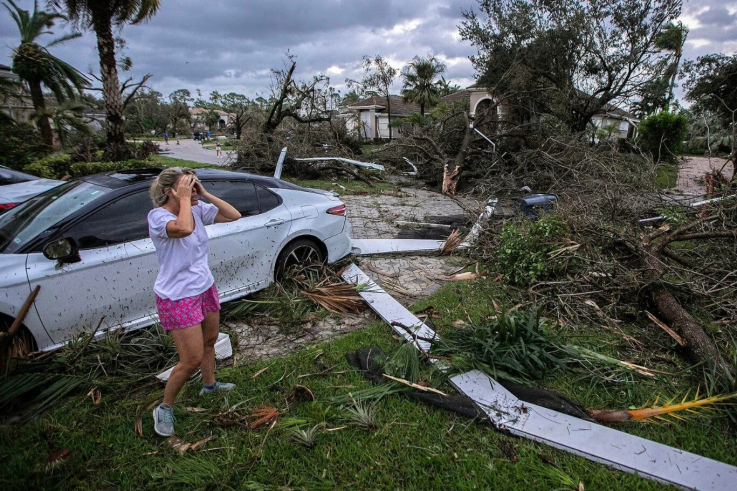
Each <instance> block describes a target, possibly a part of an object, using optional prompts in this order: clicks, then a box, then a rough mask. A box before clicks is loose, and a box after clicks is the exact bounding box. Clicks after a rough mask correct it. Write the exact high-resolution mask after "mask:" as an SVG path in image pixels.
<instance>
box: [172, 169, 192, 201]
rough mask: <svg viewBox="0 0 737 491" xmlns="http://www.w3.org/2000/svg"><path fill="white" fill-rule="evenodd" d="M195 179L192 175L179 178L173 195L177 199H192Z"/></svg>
mask: <svg viewBox="0 0 737 491" xmlns="http://www.w3.org/2000/svg"><path fill="white" fill-rule="evenodd" d="M194 182H195V177H194V176H193V175H190V174H185V175H183V176H182V177H180V178H179V180H178V181H177V184H176V186H174V187H173V188H172V189H171V194H172V196H173V197H174V198H175V199H178V200H182V199H186V200H190V199H191V198H192V187H193V186H194Z"/></svg>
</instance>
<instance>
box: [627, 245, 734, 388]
mask: <svg viewBox="0 0 737 491" xmlns="http://www.w3.org/2000/svg"><path fill="white" fill-rule="evenodd" d="M639 254H640V258H641V259H642V262H643V263H644V264H645V266H646V267H647V268H648V271H647V274H646V277H647V278H648V279H650V280H652V281H653V282H659V281H660V279H661V277H662V275H663V273H664V265H663V262H662V259H661V257H660V252H658V245H657V243H656V244H647V245H645V246H644V247H643V248H642V249H641V250H640V252H639ZM651 294H652V298H653V302H654V303H655V306H656V307H657V309H658V311H659V312H660V314H661V315H662V317H663V318H664V319H665V320H666V321H667V322H668V323H669V324H670V325H671V326H672V327H673V328H674V329H675V331H676V332H678V333H679V334H680V335H681V337H682V338H683V341H684V343H685V344H686V348H687V349H688V350H689V351H690V352H691V354H692V356H693V358H694V359H695V360H696V361H698V362H704V363H706V365H707V366H709V367H714V368H717V369H718V374H719V375H728V376H729V377H734V369H733V368H732V367H730V366H729V365H728V364H727V363H725V361H724V359H723V358H722V355H721V353H719V349H718V348H717V347H716V345H715V344H714V341H712V340H711V338H710V337H709V336H707V334H706V332H704V329H703V328H702V327H701V325H699V323H698V322H696V319H694V318H693V317H692V316H691V314H689V313H688V312H687V311H686V309H684V308H683V306H681V304H680V303H679V302H678V300H677V299H676V297H674V296H673V294H672V293H671V292H669V291H668V290H667V289H666V288H665V287H664V286H662V285H660V284H658V283H655V284H654V286H653V287H652V288H651ZM732 380H733V379H732Z"/></svg>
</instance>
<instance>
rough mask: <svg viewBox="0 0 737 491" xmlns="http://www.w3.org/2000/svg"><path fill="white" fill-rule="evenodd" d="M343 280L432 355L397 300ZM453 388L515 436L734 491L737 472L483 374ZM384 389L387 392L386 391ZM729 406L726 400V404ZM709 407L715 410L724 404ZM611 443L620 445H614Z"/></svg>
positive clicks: (426, 332)
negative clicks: (526, 396)
mask: <svg viewBox="0 0 737 491" xmlns="http://www.w3.org/2000/svg"><path fill="white" fill-rule="evenodd" d="M343 278H344V279H345V280H346V281H347V282H350V283H362V284H370V286H371V291H366V290H364V291H363V292H361V296H362V297H364V299H365V300H366V301H367V302H368V303H369V305H370V306H371V308H372V309H373V310H374V311H376V313H377V314H379V316H380V317H382V319H384V320H385V321H386V322H388V323H389V324H390V325H391V326H392V328H393V329H394V331H395V332H397V333H398V334H400V335H402V336H404V337H405V338H406V339H407V340H408V341H410V342H413V343H415V345H416V346H417V347H418V349H420V350H421V351H423V352H428V351H429V349H430V346H431V342H430V341H428V340H431V339H435V332H434V331H433V330H432V329H430V328H429V327H427V326H426V325H424V324H422V323H421V322H420V320H419V319H417V317H415V316H414V315H413V314H412V313H410V312H409V311H408V310H406V309H405V308H404V307H402V306H401V305H399V304H398V303H397V302H396V301H395V300H394V301H392V300H393V299H392V298H391V296H390V295H388V294H387V293H386V292H384V291H383V290H381V289H380V288H378V287H377V286H376V285H375V283H373V281H371V280H370V278H368V277H367V276H366V274H365V273H363V272H362V271H361V270H360V269H359V268H357V267H356V266H355V265H351V266H350V267H348V268H346V270H345V271H344V272H343ZM387 297H388V298H387ZM400 320H401V321H400ZM400 322H401V324H402V325H406V326H417V327H413V329H412V330H411V331H409V332H405V331H404V330H402V331H399V330H398V325H397V324H398V323H400ZM413 333H414V334H418V333H421V335H422V337H423V338H424V339H422V340H421V339H418V338H417V336H413V335H412V334H413ZM441 369H442V367H441ZM450 383H451V385H453V386H454V387H455V388H456V389H457V390H458V391H459V392H461V393H462V394H465V395H466V396H467V397H469V398H470V399H471V400H472V401H473V402H474V403H475V404H476V405H477V406H478V407H479V408H480V409H481V410H482V411H484V412H485V413H486V415H487V417H488V418H489V420H490V421H491V423H492V424H493V425H494V426H495V427H497V428H498V429H500V430H504V431H507V432H509V433H511V434H513V435H516V436H520V437H523V438H528V439H531V440H534V441H538V442H541V443H545V444H547V445H550V446H552V447H555V448H560V449H563V450H566V451H568V452H572V453H574V454H577V455H581V456H583V457H585V458H587V459H589V460H593V461H596V462H600V463H603V464H607V465H610V466H612V467H615V468H617V469H620V470H623V471H626V472H631V473H636V474H638V475H640V476H643V477H646V478H650V479H654V480H656V481H659V482H662V483H666V484H672V485H676V486H680V487H684V488H688V489H697V490H725V491H726V490H729V489H733V487H734V482H735V480H736V479H737V467H734V466H731V465H728V464H725V463H722V462H718V461H716V460H712V459H709V458H706V457H703V456H700V455H696V454H693V453H690V452H685V451H683V450H680V449H675V448H672V447H669V446H667V445H663V444H660V443H656V442H653V441H651V440H647V439H644V438H640V437H637V436H634V435H630V434H628V433H624V432H620V431H617V430H614V429H611V428H607V427H605V426H602V425H598V424H595V423H591V422H590V421H586V420H584V419H581V418H577V417H574V416H570V415H567V414H564V413H562V412H559V411H555V410H552V409H547V408H545V407H542V406H538V405H535V404H531V403H528V402H523V401H521V400H520V399H518V398H517V397H516V396H515V395H514V394H512V393H511V392H510V391H509V390H507V389H506V388H504V387H503V386H502V385H501V384H499V383H498V382H496V381H495V380H493V379H492V378H491V377H489V376H488V375H486V374H485V373H483V372H481V371H479V370H472V371H470V372H466V373H462V374H460V375H456V376H454V377H451V378H450ZM378 388H379V389H384V387H381V386H380V387H378ZM720 397H727V398H731V397H732V396H720ZM707 399H708V398H706V399H699V400H698V401H697V402H694V401H689V402H688V403H686V402H685V401H684V402H683V403H680V404H684V405H688V404H696V405H695V406H690V407H688V406H684V407H683V408H682V410H689V409H691V410H693V409H694V408H695V407H701V406H706V405H707V403H705V402H704V403H702V402H701V401H706V400H707ZM723 400H725V399H721V401H723ZM709 402H710V403H711V404H714V403H715V402H720V401H709ZM674 406H675V405H674ZM660 410H661V408H656V410H655V411H654V412H652V413H651V417H654V416H659V415H662V414H667V412H666V411H665V410H663V412H662V413H660V412H659V411H660ZM650 411H652V409H650ZM672 412H673V411H671V412H670V414H672ZM642 414H647V413H642ZM611 442H617V444H616V445H613V444H612V443H611ZM580 488H581V485H580V483H579V489H580Z"/></svg>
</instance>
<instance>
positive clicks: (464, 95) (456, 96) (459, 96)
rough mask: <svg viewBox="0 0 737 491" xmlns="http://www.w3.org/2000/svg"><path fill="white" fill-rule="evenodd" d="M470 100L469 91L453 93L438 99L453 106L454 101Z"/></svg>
mask: <svg viewBox="0 0 737 491" xmlns="http://www.w3.org/2000/svg"><path fill="white" fill-rule="evenodd" d="M470 100H471V92H470V91H469V90H459V91H458V92H453V93H452V94H448V95H445V96H443V97H441V98H440V101H441V102H445V103H446V104H453V103H454V102H456V101H470Z"/></svg>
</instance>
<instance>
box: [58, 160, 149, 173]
mask: <svg viewBox="0 0 737 491" xmlns="http://www.w3.org/2000/svg"><path fill="white" fill-rule="evenodd" d="M143 167H151V165H150V164H148V163H147V162H143V161H140V160H123V161H120V162H76V163H74V164H72V166H71V169H70V172H71V174H72V177H82V176H89V175H90V174H97V173H98V172H110V171H114V170H126V169H138V168H143Z"/></svg>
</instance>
